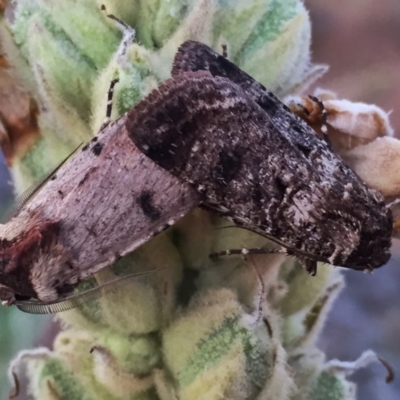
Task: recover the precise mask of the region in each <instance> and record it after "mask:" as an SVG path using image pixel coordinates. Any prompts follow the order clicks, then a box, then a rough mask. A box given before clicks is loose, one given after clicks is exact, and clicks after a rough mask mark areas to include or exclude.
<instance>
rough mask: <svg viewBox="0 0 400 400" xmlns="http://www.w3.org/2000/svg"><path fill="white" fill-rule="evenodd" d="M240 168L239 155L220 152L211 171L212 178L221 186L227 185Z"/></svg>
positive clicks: (240, 160)
mask: <svg viewBox="0 0 400 400" xmlns="http://www.w3.org/2000/svg"><path fill="white" fill-rule="evenodd" d="M241 166H242V158H241V156H240V155H239V154H237V153H234V152H231V151H225V150H221V151H220V152H219V160H218V163H217V165H216V167H215V168H214V170H213V171H212V177H213V178H214V179H215V180H217V181H219V182H221V183H222V184H223V185H227V184H228V183H229V182H230V181H231V180H232V179H234V178H235V176H236V174H237V173H238V171H239V170H240V168H241Z"/></svg>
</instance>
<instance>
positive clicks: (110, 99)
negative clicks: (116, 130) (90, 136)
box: [100, 78, 119, 131]
mask: <svg viewBox="0 0 400 400" xmlns="http://www.w3.org/2000/svg"><path fill="white" fill-rule="evenodd" d="M118 82H119V79H118V78H114V79H113V80H112V81H111V82H110V87H109V88H108V94H107V109H106V117H105V118H104V121H103V123H102V124H101V127H100V131H102V130H103V129H104V128H105V127H106V126H107V125H108V124H109V123H110V121H111V112H112V106H113V98H114V87H115V85H116V84H117V83H118Z"/></svg>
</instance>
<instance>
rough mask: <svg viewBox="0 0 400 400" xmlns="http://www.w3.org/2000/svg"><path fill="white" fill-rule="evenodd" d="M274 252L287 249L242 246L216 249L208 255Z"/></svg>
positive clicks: (220, 255)
mask: <svg viewBox="0 0 400 400" xmlns="http://www.w3.org/2000/svg"><path fill="white" fill-rule="evenodd" d="M276 253H282V254H287V250H286V249H284V248H279V249H265V248H263V247H253V248H250V249H246V248H242V249H231V250H224V251H218V252H215V253H211V254H210V255H209V257H210V258H217V257H222V256H234V255H243V256H247V255H249V254H276Z"/></svg>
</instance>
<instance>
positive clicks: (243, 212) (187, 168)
mask: <svg viewBox="0 0 400 400" xmlns="http://www.w3.org/2000/svg"><path fill="white" fill-rule="evenodd" d="M172 75H173V78H172V79H170V80H168V81H166V82H165V83H164V84H162V85H161V86H160V87H159V88H158V89H157V90H156V91H154V92H152V93H151V94H150V95H149V96H148V97H147V98H146V99H144V100H143V101H141V102H140V103H139V104H138V105H137V106H136V107H134V108H133V109H132V110H131V111H130V112H129V114H128V118H127V122H126V124H127V129H128V131H129V135H130V138H131V139H132V140H133V142H134V143H135V144H136V146H138V148H139V149H141V150H142V151H143V152H144V153H145V154H146V155H147V156H148V157H149V158H151V159H152V160H153V161H155V162H156V163H157V164H158V165H160V166H161V167H162V168H164V169H165V170H167V171H169V172H171V173H172V174H173V175H175V176H176V177H178V178H180V179H181V180H182V181H185V182H187V183H189V184H190V185H191V186H192V187H193V188H195V190H196V191H197V192H198V193H199V194H200V195H201V199H202V201H203V203H204V206H205V207H206V208H208V209H209V210H210V211H212V212H216V213H218V214H220V215H221V216H224V217H228V218H230V219H232V220H233V221H234V222H235V223H237V224H238V225H241V226H243V227H245V228H248V229H251V230H253V231H255V232H258V233H260V234H262V235H265V236H267V237H269V238H272V239H273V240H274V241H276V242H277V243H279V244H281V245H283V246H284V247H286V248H287V250H288V253H289V254H293V255H296V256H297V257H298V258H299V259H300V261H302V262H303V263H304V264H306V266H307V268H308V269H310V270H313V269H314V268H315V265H316V262H317V261H322V262H329V263H331V264H334V265H344V266H347V267H349V268H353V269H362V270H364V269H373V268H377V267H380V266H382V265H383V264H385V263H386V262H387V261H388V259H389V257H390V252H389V249H390V244H391V233H392V216H391V213H390V211H389V210H388V209H387V208H386V207H385V204H384V201H383V197H382V196H381V195H380V194H379V193H378V192H376V191H374V190H371V189H369V188H368V187H366V186H365V185H364V184H363V182H362V181H361V180H360V179H359V178H358V176H357V175H356V174H355V173H354V172H353V171H352V170H351V169H350V168H348V167H347V166H346V165H345V164H344V163H343V162H342V160H341V159H340V158H339V157H338V156H337V155H336V154H335V153H334V152H333V151H332V149H331V148H330V146H329V145H328V144H327V143H326V142H325V141H324V140H322V139H320V138H319V137H318V136H317V135H316V134H315V132H314V131H313V130H312V129H311V128H310V127H309V126H308V125H307V124H305V123H304V122H303V121H302V120H301V119H300V118H298V117H297V116H296V115H294V114H293V113H292V112H291V111H290V110H289V109H288V107H286V106H285V105H284V104H283V103H282V102H281V101H279V100H278V99H277V98H276V97H275V96H274V95H273V94H272V93H271V92H269V91H268V90H266V89H265V88H264V87H263V86H262V85H261V84H259V83H258V82H256V81H255V80H254V79H253V78H251V77H250V76H249V75H247V74H246V73H245V72H243V71H241V70H240V69H239V68H238V67H236V66H235V65H234V64H233V63H231V62H230V61H228V60H227V59H226V58H224V57H222V56H220V55H219V54H217V53H215V52H214V51H213V50H211V49H210V48H209V47H208V46H206V45H203V44H201V43H197V42H193V41H189V42H186V43H184V44H183V45H182V46H181V47H180V49H179V50H178V53H177V55H176V57H175V62H174V66H173V69H172ZM149 132H151V134H149Z"/></svg>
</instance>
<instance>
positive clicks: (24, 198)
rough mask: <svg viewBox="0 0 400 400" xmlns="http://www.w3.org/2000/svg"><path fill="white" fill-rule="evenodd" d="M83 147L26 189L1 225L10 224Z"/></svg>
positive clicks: (1, 221)
mask: <svg viewBox="0 0 400 400" xmlns="http://www.w3.org/2000/svg"><path fill="white" fill-rule="evenodd" d="M81 147H82V144H80V145H79V146H78V147H77V148H76V149H75V150H73V151H72V152H71V153H70V154H68V156H67V157H65V158H64V160H62V161H61V162H60V163H59V164H58V165H57V166H56V167H54V168H53V169H51V170H50V171H49V172H48V173H47V174H45V175H44V176H43V177H42V178H40V179H39V180H38V181H36V182H34V183H33V184H32V185H31V186H29V188H28V189H26V190H25V191H24V192H23V193H22V194H21V195H19V196H18V197H17V199H16V200H15V201H14V203H13V205H12V206H11V207H10V208H9V209H8V210H7V211H6V212H5V214H4V215H3V216H2V217H1V218H0V224H6V223H8V222H9V221H10V220H11V219H12V218H15V217H17V216H18V215H19V213H20V212H21V211H22V209H23V208H24V206H25V205H26V204H28V202H29V201H30V200H32V199H33V198H34V197H35V195H36V194H37V193H38V192H39V190H40V189H41V188H42V187H43V186H44V185H45V184H46V183H47V182H48V181H49V180H50V179H51V178H52V177H53V176H54V174H55V173H56V172H57V171H58V170H59V169H60V168H61V167H62V166H63V165H64V164H65V163H66V162H67V161H68V160H69V159H70V158H71V157H72V156H73V155H74V154H76V152H77V151H78V150H79V149H80V148H81Z"/></svg>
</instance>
